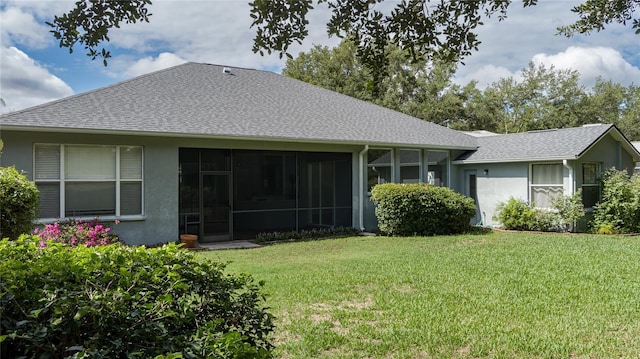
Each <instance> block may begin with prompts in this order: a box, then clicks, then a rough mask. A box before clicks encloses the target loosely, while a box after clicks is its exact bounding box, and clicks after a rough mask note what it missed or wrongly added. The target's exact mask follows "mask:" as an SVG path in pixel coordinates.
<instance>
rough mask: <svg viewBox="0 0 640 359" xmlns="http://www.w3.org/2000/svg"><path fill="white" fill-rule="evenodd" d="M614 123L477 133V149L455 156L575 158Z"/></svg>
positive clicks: (466, 159) (465, 159) (467, 159)
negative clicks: (491, 134)
mask: <svg viewBox="0 0 640 359" xmlns="http://www.w3.org/2000/svg"><path fill="white" fill-rule="evenodd" d="M612 128H615V127H614V126H613V125H604V124H603V125H588V126H583V127H572V128H562V129H553V130H541V131H530V132H522V133H511V134H504V135H495V136H486V137H478V138H477V141H478V146H479V147H478V150H477V151H469V152H466V153H465V154H463V155H461V156H460V157H458V158H457V159H456V160H455V161H456V162H458V163H482V162H523V161H540V160H550V159H572V158H577V157H579V156H580V155H582V153H583V152H584V151H586V150H587V149H588V148H589V147H590V146H591V145H592V144H594V143H595V142H596V141H598V140H599V139H600V138H601V137H602V136H604V135H605V134H606V133H607V132H609V130H611V129H612Z"/></svg>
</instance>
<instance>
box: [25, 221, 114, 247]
mask: <svg viewBox="0 0 640 359" xmlns="http://www.w3.org/2000/svg"><path fill="white" fill-rule="evenodd" d="M118 223H119V221H117V220H116V221H115V224H118ZM33 233H34V234H35V235H37V236H39V237H40V247H46V245H47V242H54V243H63V244H66V245H69V246H72V247H75V246H77V245H85V246H87V247H96V246H106V245H108V244H112V243H118V242H120V238H119V237H118V235H117V234H115V233H112V232H111V228H109V227H107V226H105V225H104V224H102V223H100V222H99V221H98V219H97V218H96V219H93V220H91V221H83V220H81V219H78V220H76V219H71V218H70V219H67V220H66V221H59V220H58V221H56V222H55V223H51V224H47V225H46V226H44V228H42V229H39V228H36V229H35V230H34V231H33Z"/></svg>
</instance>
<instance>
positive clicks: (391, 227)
mask: <svg viewBox="0 0 640 359" xmlns="http://www.w3.org/2000/svg"><path fill="white" fill-rule="evenodd" d="M371 200H372V201H373V203H374V204H375V205H376V217H377V218H378V227H379V228H380V231H382V232H383V233H385V234H387V235H392V236H411V235H441V234H456V233H464V232H465V231H467V230H468V229H469V227H470V222H471V218H473V216H474V215H475V212H476V205H475V202H474V201H473V199H471V198H469V197H466V196H464V195H462V194H460V193H457V192H454V191H453V190H451V189H449V188H446V187H437V186H432V185H428V184H423V183H412V184H397V183H385V184H381V185H377V186H375V187H374V188H373V191H372V192H371Z"/></svg>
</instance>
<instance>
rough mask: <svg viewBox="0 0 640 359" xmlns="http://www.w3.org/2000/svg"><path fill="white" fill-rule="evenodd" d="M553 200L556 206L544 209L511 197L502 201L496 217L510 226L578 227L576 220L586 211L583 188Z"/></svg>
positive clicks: (519, 228) (554, 229) (541, 228)
mask: <svg viewBox="0 0 640 359" xmlns="http://www.w3.org/2000/svg"><path fill="white" fill-rule="evenodd" d="M551 204H552V208H549V209H541V208H536V207H535V204H529V203H527V202H525V201H522V200H519V199H516V198H514V197H511V198H509V200H508V201H507V202H502V203H500V204H499V205H498V207H497V213H496V218H495V219H496V220H499V221H500V223H502V226H503V227H504V228H505V229H509V230H515V231H542V232H569V231H573V230H575V227H576V224H577V223H578V221H579V220H580V219H581V218H582V217H584V215H585V211H584V206H583V205H582V192H581V191H580V190H578V191H576V193H574V194H573V195H571V196H565V195H561V196H557V197H555V198H554V199H553V200H552V201H551Z"/></svg>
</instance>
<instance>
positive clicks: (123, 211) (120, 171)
mask: <svg viewBox="0 0 640 359" xmlns="http://www.w3.org/2000/svg"><path fill="white" fill-rule="evenodd" d="M142 152H143V151H142V147H140V146H96V145H60V144H36V145H35V146H34V181H35V183H36V185H37V186H38V190H39V191H40V218H58V217H74V218H77V217H97V216H100V217H105V216H128V215H142V214H143V213H142V208H143V206H142V200H143V196H142V188H143V178H142V157H143V156H142V155H143V153H142Z"/></svg>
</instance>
